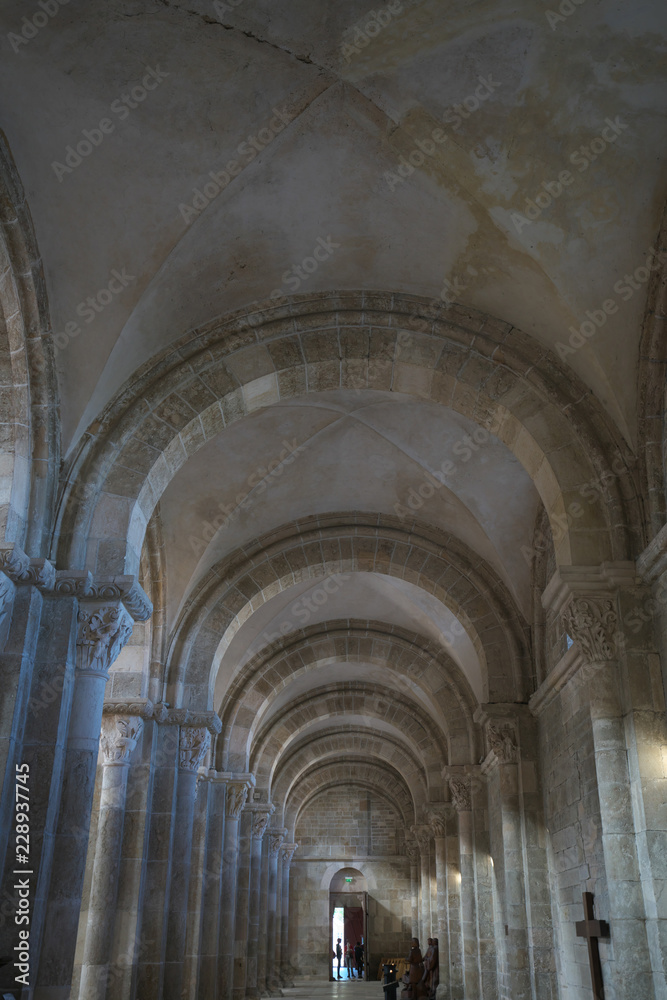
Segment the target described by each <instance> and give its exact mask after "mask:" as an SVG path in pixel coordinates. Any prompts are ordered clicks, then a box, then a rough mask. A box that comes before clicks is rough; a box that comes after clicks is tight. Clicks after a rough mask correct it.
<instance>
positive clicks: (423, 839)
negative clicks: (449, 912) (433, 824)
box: [414, 824, 431, 946]
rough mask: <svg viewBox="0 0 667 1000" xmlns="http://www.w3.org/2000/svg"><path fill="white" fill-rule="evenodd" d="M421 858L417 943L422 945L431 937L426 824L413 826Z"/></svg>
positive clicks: (428, 848) (429, 867) (428, 844)
mask: <svg viewBox="0 0 667 1000" xmlns="http://www.w3.org/2000/svg"><path fill="white" fill-rule="evenodd" d="M414 834H415V837H416V838H417V843H418V844H419V855H420V858H421V913H420V921H419V923H420V926H419V944H420V946H424V944H425V942H426V939H427V938H429V937H431V828H430V827H429V826H427V825H426V824H422V825H421V826H416V827H414Z"/></svg>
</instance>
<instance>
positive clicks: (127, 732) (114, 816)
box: [79, 715, 143, 1000]
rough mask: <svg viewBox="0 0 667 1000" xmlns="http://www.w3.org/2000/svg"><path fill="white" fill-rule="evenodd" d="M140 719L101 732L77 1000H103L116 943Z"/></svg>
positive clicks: (112, 722) (109, 721)
mask: <svg viewBox="0 0 667 1000" xmlns="http://www.w3.org/2000/svg"><path fill="white" fill-rule="evenodd" d="M142 729H143V722H142V720H141V719H140V718H139V717H138V716H125V717H123V716H113V715H107V716H105V717H104V720H103V727H102V738H101V746H102V754H103V764H102V788H101V793H100V815H99V820H98V824H97V840H96V844H95V856H94V861H93V871H92V879H91V887H90V902H89V906H88V921H87V927H86V939H85V945H84V950H83V960H82V967H81V985H80V988H79V1000H104V998H105V997H106V995H107V986H108V981H109V964H110V961H111V957H112V947H113V941H114V924H115V919H116V902H117V898H118V881H119V872H120V858H121V845H122V840H123V827H124V822H125V797H126V792H127V776H128V769H129V766H130V757H131V755H132V753H133V751H134V749H135V747H136V745H137V741H138V739H139V737H140V736H141V732H142Z"/></svg>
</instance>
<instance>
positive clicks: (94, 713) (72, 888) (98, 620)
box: [36, 602, 133, 1000]
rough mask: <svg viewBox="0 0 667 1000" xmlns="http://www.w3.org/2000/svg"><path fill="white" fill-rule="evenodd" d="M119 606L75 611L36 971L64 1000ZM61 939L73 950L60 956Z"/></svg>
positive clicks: (40, 983) (52, 998)
mask: <svg viewBox="0 0 667 1000" xmlns="http://www.w3.org/2000/svg"><path fill="white" fill-rule="evenodd" d="M132 625H133V619H132V617H131V616H130V615H129V614H128V612H127V611H126V610H125V608H124V607H123V606H122V605H121V604H120V603H113V604H112V603H105V604H99V603H96V604H89V603H87V602H86V603H83V604H82V605H81V606H80V608H79V612H78V634H77V665H76V675H75V681H74V691H73V694H72V707H71V713H70V718H69V727H68V732H67V749H66V752H65V767H64V780H63V786H62V796H61V800H60V811H59V815H58V827H57V831H56V837H55V843H54V851H53V863H52V866H51V877H50V879H49V883H48V896H47V898H46V899H45V901H44V904H43V905H44V909H43V914H44V925H43V926H44V931H43V937H42V942H41V953H40V956H39V966H38V969H37V976H36V980H37V983H36V985H37V990H38V991H40V990H42V989H45V988H48V989H49V994H48V995H49V1000H60V998H62V1000H67V998H68V997H69V993H70V982H71V975H72V967H73V964H74V942H75V941H76V937H77V927H78V922H79V911H80V908H81V893H82V889H83V878H84V872H85V865H86V849H87V843H86V841H85V839H84V838H83V837H82V836H81V830H82V828H85V829H87V828H88V825H89V822H90V812H91V808H92V801H93V791H94V785H95V770H96V766H97V754H98V747H99V739H100V728H101V723H102V704H103V701H104V688H105V686H106V682H107V680H108V677H109V672H108V671H109V667H110V666H111V664H112V663H113V662H114V660H115V659H116V657H117V656H118V654H119V653H120V651H121V649H122V648H123V646H124V645H125V643H126V642H127V640H128V639H129V637H130V635H131V633H132ZM63 941H67V942H68V943H69V942H71V945H69V947H68V948H67V950H66V953H64V951H63Z"/></svg>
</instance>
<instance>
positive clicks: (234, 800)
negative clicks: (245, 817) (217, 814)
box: [226, 781, 248, 819]
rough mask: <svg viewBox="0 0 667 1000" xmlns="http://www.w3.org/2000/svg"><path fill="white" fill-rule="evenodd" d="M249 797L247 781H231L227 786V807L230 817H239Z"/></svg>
mask: <svg viewBox="0 0 667 1000" xmlns="http://www.w3.org/2000/svg"><path fill="white" fill-rule="evenodd" d="M247 799H248V782H247V781H230V782H229V784H228V786H227V796H226V807H227V816H228V818H229V819H238V818H239V816H240V815H241V813H242V811H243V807H244V806H245V804H246V802H247Z"/></svg>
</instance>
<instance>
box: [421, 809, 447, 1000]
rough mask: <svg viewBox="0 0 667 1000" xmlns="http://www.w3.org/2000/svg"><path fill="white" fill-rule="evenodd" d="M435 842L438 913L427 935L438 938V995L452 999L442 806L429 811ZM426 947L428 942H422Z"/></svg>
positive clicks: (444, 815)
mask: <svg viewBox="0 0 667 1000" xmlns="http://www.w3.org/2000/svg"><path fill="white" fill-rule="evenodd" d="M429 819H430V825H431V830H432V832H433V842H434V845H435V883H436V900H437V906H436V914H435V919H434V920H433V921H432V924H433V928H432V932H431V934H430V935H427V937H437V938H438V961H439V963H440V985H439V989H438V997H439V998H442V1000H450V996H451V994H450V968H449V963H450V942H449V920H448V916H447V902H448V901H447V820H446V814H445V811H444V809H443V808H442V807H438V808H432V809H431V810H430V811H429ZM420 944H421V945H422V948H424V949H425V948H426V944H427V942H426V941H424V942H421V941H420Z"/></svg>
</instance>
